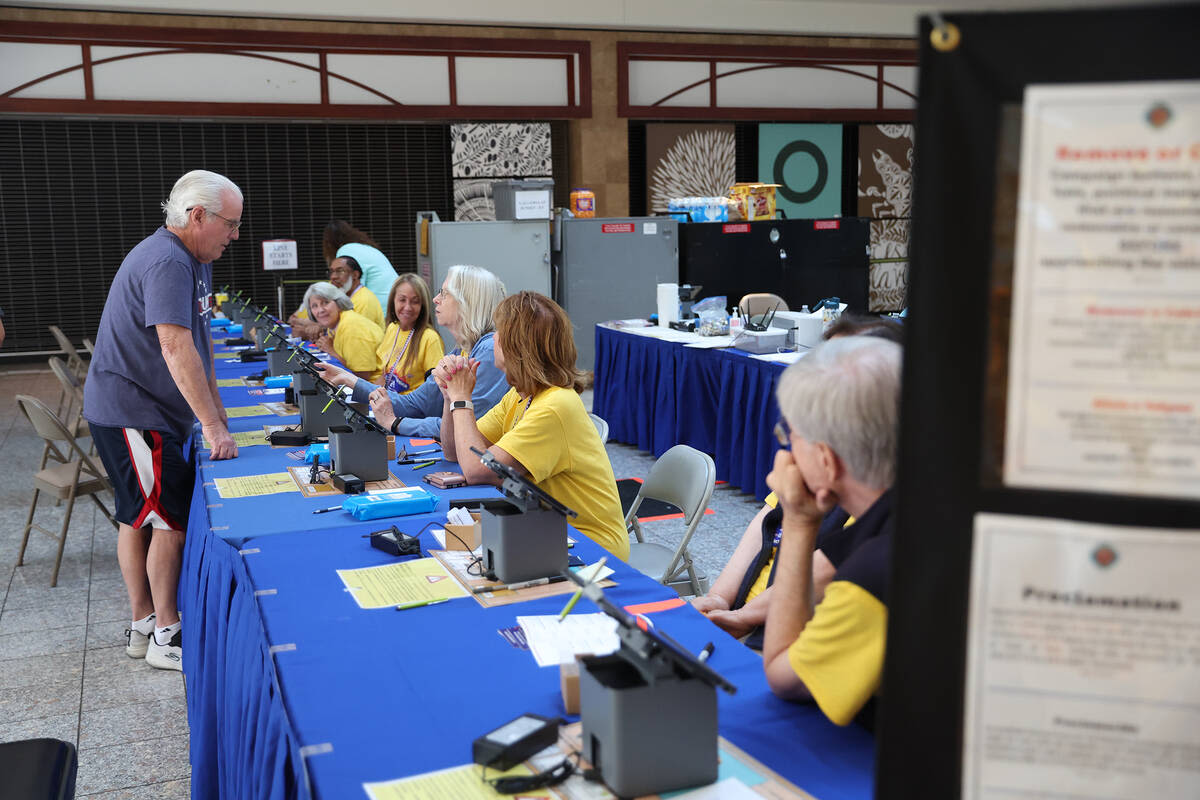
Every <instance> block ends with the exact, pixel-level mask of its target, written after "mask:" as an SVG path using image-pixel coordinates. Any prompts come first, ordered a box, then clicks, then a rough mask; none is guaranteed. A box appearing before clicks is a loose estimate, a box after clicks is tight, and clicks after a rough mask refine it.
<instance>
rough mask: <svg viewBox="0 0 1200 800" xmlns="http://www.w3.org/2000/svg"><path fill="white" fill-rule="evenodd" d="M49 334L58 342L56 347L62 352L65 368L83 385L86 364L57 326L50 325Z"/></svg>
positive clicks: (85, 378) (85, 375)
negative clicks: (65, 361) (65, 360)
mask: <svg viewBox="0 0 1200 800" xmlns="http://www.w3.org/2000/svg"><path fill="white" fill-rule="evenodd" d="M49 327H50V333H51V335H53V336H54V340H55V341H56V342H58V347H59V349H60V350H62V351H63V356H64V357H65V358H66V359H67V366H68V367H70V369H71V371H72V372H74V373H75V376H76V377H78V378H79V382H80V383H83V382H84V381H86V380H87V362H85V361H84V360H83V358H82V357H81V356H80V355H79V351H78V350H76V349H75V345H73V344H71V340H70V339H68V338H67V335H66V334H65V333H63V332H62V328H60V327H58V326H57V325H51V326H49Z"/></svg>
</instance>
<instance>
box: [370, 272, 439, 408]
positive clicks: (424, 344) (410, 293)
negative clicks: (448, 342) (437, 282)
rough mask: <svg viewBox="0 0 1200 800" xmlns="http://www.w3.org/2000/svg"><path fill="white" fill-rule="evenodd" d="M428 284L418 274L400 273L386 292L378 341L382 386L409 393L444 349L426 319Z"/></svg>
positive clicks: (421, 381) (435, 363) (434, 365)
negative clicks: (384, 326)
mask: <svg viewBox="0 0 1200 800" xmlns="http://www.w3.org/2000/svg"><path fill="white" fill-rule="evenodd" d="M429 304H430V300H429V286H428V285H426V283H425V279H424V278H422V277H421V276H420V275H417V274H415V273H412V272H409V273H405V274H404V275H401V276H400V277H399V278H398V279H397V280H396V282H395V283H394V284H392V290H391V292H390V293H389V294H388V302H387V323H388V324H387V329H386V330H384V332H383V340H382V341H381V342H380V343H379V350H378V353H379V361H380V363H381V364H382V365H383V388H385V389H387V390H388V391H392V392H395V393H396V394H408V393H409V392H411V391H412V390H413V389H416V388H417V387H418V386H420V385H421V384H422V383H423V382H424V381H425V373H426V372H428V371H429V370H431V369H433V368H434V367H436V366H437V363H438V362H439V361H441V360H442V356H443V355H444V354H445V350H444V348H443V347H442V337H440V336H438V335H437V331H435V330H434V329H433V325H431V324H430V322H429Z"/></svg>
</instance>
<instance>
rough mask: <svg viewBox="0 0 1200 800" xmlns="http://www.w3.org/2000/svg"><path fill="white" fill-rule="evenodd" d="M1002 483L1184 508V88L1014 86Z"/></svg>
mask: <svg viewBox="0 0 1200 800" xmlns="http://www.w3.org/2000/svg"><path fill="white" fill-rule="evenodd" d="M1006 414H1007V432H1006V435H1005V446H1004V482H1005V483H1006V484H1007V485H1009V486H1020V487H1029V488H1037V489H1067V490H1082V491H1099V492H1116V493H1121V494H1133V495H1149V496H1161V497H1182V498H1191V499H1195V498H1200V82H1194V81H1171V82H1157V83H1120V84H1088V85H1082V86H1081V85H1063V86H1030V87H1029V88H1028V89H1027V90H1026V93H1025V102H1024V118H1023V125H1022V133H1021V161H1020V187H1019V200H1018V211H1017V235H1016V248H1015V252H1014V257H1013V292H1012V338H1011V341H1010V347H1009V364H1008V399H1007V412H1006Z"/></svg>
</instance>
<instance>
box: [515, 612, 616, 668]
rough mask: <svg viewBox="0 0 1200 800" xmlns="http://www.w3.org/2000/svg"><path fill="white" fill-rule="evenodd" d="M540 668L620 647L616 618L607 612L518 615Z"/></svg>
mask: <svg viewBox="0 0 1200 800" xmlns="http://www.w3.org/2000/svg"><path fill="white" fill-rule="evenodd" d="M517 624H518V625H520V626H521V629H522V630H523V631H525V640H526V641H527V642H528V643H529V650H530V652H532V653H533V657H534V659H535V660H536V661H537V665H538V666H539V667H552V666H555V665H557V664H569V663H571V662H572V661H574V660H575V655H576V654H578V653H583V654H587V653H591V654H592V655H598V656H602V655H607V654H609V653H612V652H614V651H616V650H617V648H619V647H620V646H621V641H620V639H619V638H618V637H617V621H616V620H615V619H613V618H612V617H610V616H608V615H607V614H568V615H567V616H566V618H565V619H564V620H562V621H561V622H559V619H558V615H557V614H551V615H543V616H530V617H517Z"/></svg>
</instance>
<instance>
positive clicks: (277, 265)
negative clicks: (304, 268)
mask: <svg viewBox="0 0 1200 800" xmlns="http://www.w3.org/2000/svg"><path fill="white" fill-rule="evenodd" d="M262 249H263V269H266V270H275V269H297V268H299V266H300V259H299V257H298V256H297V254H296V240H295V239H266V240H264V241H263V243H262Z"/></svg>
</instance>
